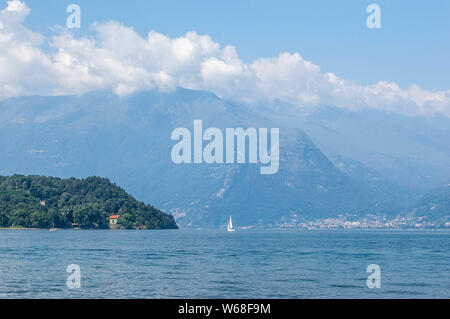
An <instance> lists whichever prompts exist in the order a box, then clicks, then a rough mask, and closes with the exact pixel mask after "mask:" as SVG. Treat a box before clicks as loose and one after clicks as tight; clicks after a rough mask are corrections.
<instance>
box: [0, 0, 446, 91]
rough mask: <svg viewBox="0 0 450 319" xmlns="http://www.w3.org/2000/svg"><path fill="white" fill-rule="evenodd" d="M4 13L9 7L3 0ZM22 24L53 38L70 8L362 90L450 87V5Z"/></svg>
mask: <svg viewBox="0 0 450 319" xmlns="http://www.w3.org/2000/svg"><path fill="white" fill-rule="evenodd" d="M1 2H3V3H2V5H1V6H2V7H4V6H5V4H4V2H5V1H1ZM25 3H26V4H27V5H28V6H29V7H30V8H31V10H32V11H31V14H30V15H29V16H28V18H27V20H26V21H25V23H24V24H25V26H27V27H29V28H30V29H33V30H34V31H39V32H41V33H43V34H50V32H51V30H52V28H53V26H55V25H65V20H66V18H67V14H66V13H65V8H66V7H67V5H68V4H70V3H76V4H79V5H80V6H81V9H82V29H81V30H80V31H78V33H88V32H89V26H90V25H91V24H92V23H93V22H95V21H99V22H101V21H106V20H108V19H113V20H117V21H120V22H123V23H124V24H125V25H126V26H133V27H134V28H135V30H136V31H137V32H138V33H139V34H141V35H143V36H145V35H146V34H147V33H148V31H149V30H151V29H153V30H156V31H158V32H160V33H163V34H167V35H169V36H171V37H175V36H181V35H184V34H185V33H186V32H187V31H191V30H195V31H196V32H197V33H199V34H207V35H210V36H211V37H212V39H213V40H214V41H216V42H219V43H220V44H221V45H227V44H231V45H233V46H235V47H236V50H237V52H238V54H239V56H240V58H241V59H242V60H244V61H246V62H251V61H252V60H254V59H257V58H260V57H270V56H276V55H277V54H278V53H280V52H292V53H293V52H299V53H300V54H301V55H302V56H303V57H304V58H305V59H306V60H309V61H311V62H313V63H314V64H317V65H319V66H320V67H321V70H322V71H323V72H333V73H335V74H336V75H338V76H339V77H340V78H343V79H351V80H354V81H356V82H358V83H360V84H363V85H367V84H372V83H375V82H377V81H380V80H386V81H393V82H396V83H398V84H399V85H400V86H402V87H406V86H409V85H411V84H417V85H419V86H421V87H422V88H424V89H441V90H446V89H449V88H450V76H449V74H450V59H449V58H450V41H449V40H450V37H449V35H450V1H445V0H431V1H406V0H396V1H380V0H378V1H358V0H353V1H350V0H349V1H324V0H322V1H320V0H319V1H298V0H293V1H286V0H284V1H283V0H281V1H268V0H259V1H245V0H243V1H242V0H240V1H207V0H202V1H200V0H183V1H181V0H178V1H173V0H165V1H149V0H129V1H117V0H114V1H106V0H79V1H74V0H71V1H65V0H58V1H54V0H27V1H25ZM370 3H377V4H379V5H380V7H381V19H382V28H381V29H377V30H375V29H368V28H367V27H366V24H365V21H366V18H367V16H368V14H367V13H366V7H367V5H368V4H370Z"/></svg>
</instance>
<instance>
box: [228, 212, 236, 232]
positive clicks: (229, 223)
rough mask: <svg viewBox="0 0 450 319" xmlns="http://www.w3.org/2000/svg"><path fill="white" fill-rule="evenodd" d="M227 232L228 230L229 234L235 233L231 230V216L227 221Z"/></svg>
mask: <svg viewBox="0 0 450 319" xmlns="http://www.w3.org/2000/svg"><path fill="white" fill-rule="evenodd" d="M227 230H228V231H229V232H230V233H231V232H234V231H235V229H234V228H233V221H232V220H231V216H230V219H229V220H228V226H227Z"/></svg>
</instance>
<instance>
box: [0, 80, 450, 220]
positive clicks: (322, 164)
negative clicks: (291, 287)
mask: <svg viewBox="0 0 450 319" xmlns="http://www.w3.org/2000/svg"><path fill="white" fill-rule="evenodd" d="M194 120H202V121H203V125H204V127H216V128H219V129H222V130H225V129H226V128H237V127H242V128H244V129H245V128H248V127H255V128H274V127H275V128H279V129H280V169H279V172H278V173H277V174H274V175H261V174H260V169H259V166H258V165H256V164H179V165H177V164H175V163H174V162H173V161H172V159H171V150H172V147H173V145H174V144H175V142H174V141H172V140H171V139H170V136H171V133H172V131H173V130H174V129H175V128H179V127H186V128H189V129H191V130H192V129H193V123H194ZM449 140H450V119H448V118H446V117H444V116H433V117H407V116H403V115H398V114H392V113H385V112H381V111H369V110H361V111H349V110H344V109H339V108H336V107H328V106H321V107H317V108H314V109H312V108H299V107H295V106H293V105H287V104H284V103H278V102H277V101H274V102H272V103H270V104H260V105H255V104H253V105H248V104H246V103H238V102H234V101H228V100H224V99H221V98H219V97H217V96H216V95H214V94H212V93H208V92H202V91H193V90H185V89H177V90H176V91H174V92H166V93H162V92H157V91H146V92H140V93H136V94H133V95H129V96H126V97H118V96H116V95H115V94H112V93H110V92H106V91H99V92H92V93H88V94H85V95H81V96H55V97H42V96H29V97H18V98H12V99H8V100H5V101H2V102H0V146H1V148H2V151H1V152H0V162H1V164H2V165H1V166H0V175H12V174H24V175H31V174H36V175H47V176H58V177H61V178H69V177H79V178H82V177H87V176H94V175H95V176H103V177H108V178H109V179H110V180H112V181H114V182H115V183H117V184H118V185H120V186H121V187H122V188H124V189H125V190H126V191H128V192H130V193H131V194H132V195H133V196H134V197H135V198H137V199H138V200H140V201H144V202H145V203H149V204H151V205H153V206H155V207H157V208H158V209H161V210H162V211H164V212H168V213H171V214H173V215H174V216H175V218H176V220H177V223H178V224H180V225H181V226H183V227H218V226H221V225H225V224H226V220H227V218H228V216H230V215H233V220H234V221H235V223H236V224H237V225H241V226H256V225H261V226H277V225H281V224H285V223H286V222H287V223H289V224H294V225H295V223H297V222H300V221H304V220H312V219H317V218H326V217H331V216H337V215H351V216H364V215H366V214H375V215H383V216H390V217H394V216H397V215H399V214H408V213H410V212H411V211H415V213H416V214H418V213H419V212H422V211H423V212H424V214H425V213H426V214H428V215H431V216H430V218H431V219H432V218H434V217H433V216H435V217H436V218H438V219H442V218H448V215H449V213H448V211H447V212H446V211H445V210H446V209H445V208H444V210H443V213H439V214H437V215H434V211H433V210H426V209H423V210H421V208H420V207H425V206H426V205H425V204H424V202H423V201H424V198H425V197H426V196H431V195H427V194H430V193H433V192H435V190H436V189H439V191H436V196H438V197H439V198H441V199H440V200H441V202H443V203H444V207H448V203H449V201H450V198H449V189H448V187H447V188H444V191H442V190H441V188H440V187H441V186H442V185H446V184H445V183H446V182H447V181H448V178H449V177H450V145H449V143H448V141H449ZM433 198H434V197H433ZM433 200H434V201H436V200H435V199H433ZM441 202H440V203H441ZM411 203H417V205H416V204H414V205H412V204H411ZM415 205H416V206H417V207H416V206H415ZM445 205H447V206H445Z"/></svg>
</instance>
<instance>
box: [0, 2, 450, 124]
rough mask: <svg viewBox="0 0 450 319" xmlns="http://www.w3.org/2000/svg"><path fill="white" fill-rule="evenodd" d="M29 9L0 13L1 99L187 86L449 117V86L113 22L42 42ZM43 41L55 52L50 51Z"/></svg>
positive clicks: (17, 5)
mask: <svg viewBox="0 0 450 319" xmlns="http://www.w3.org/2000/svg"><path fill="white" fill-rule="evenodd" d="M29 12H30V9H29V8H28V7H27V6H26V5H25V4H24V3H23V2H21V1H19V0H13V1H8V4H7V7H6V8H5V9H3V10H2V11H0V99H4V98H8V97H11V96H17V95H31V94H42V95H60V94H74V93H84V92H88V91H93V90H98V89H108V88H109V89H111V90H113V91H114V92H115V93H117V94H119V95H126V94H129V93H132V92H135V91H139V90H148V89H158V90H162V91H168V90H172V89H174V88H176V87H183V88H188V89H198V90H208V91H212V92H214V93H216V94H217V95H219V96H221V97H224V98H229V99H235V100H242V101H249V102H258V101H270V100H275V99H276V100H281V101H285V102H290V103H294V104H296V105H299V106H305V105H308V106H309V105H320V104H328V105H335V106H339V107H345V108H350V109H358V108H376V109H384V110H389V111H394V112H399V113H404V114H410V115H414V114H430V113H435V112H440V113H444V114H446V115H447V116H450V90H447V91H427V90H424V89H421V88H420V87H418V86H411V87H409V88H406V89H402V88H400V87H399V86H398V85H397V84H396V83H392V82H385V81H382V82H379V83H376V84H373V85H368V86H362V85H358V84H356V83H354V82H353V81H348V80H343V79H340V78H339V77H338V76H336V75H335V74H333V73H322V72H321V70H320V67H319V66H317V65H315V64H313V63H311V62H309V61H306V60H304V59H303V58H302V56H301V55H300V54H299V53H294V54H290V53H281V54H279V56H277V57H272V58H261V59H257V60H255V61H253V62H252V63H244V62H243V61H241V60H240V59H239V56H238V54H237V52H236V50H235V48H234V47H232V46H225V47H221V46H220V45H219V44H218V43H216V42H214V41H213V40H212V39H211V38H210V37H209V36H206V35H198V34H197V33H195V32H188V33H187V34H186V35H185V36H182V37H179V38H170V37H167V36H165V35H163V34H160V33H158V32H155V31H151V32H149V34H148V36H147V37H141V36H140V35H139V34H138V33H136V32H135V31H134V30H133V29H132V28H130V27H126V26H123V25H122V24H120V23H118V22H115V21H109V22H106V23H102V24H94V25H93V26H92V28H93V29H94V31H95V34H96V36H95V37H89V38H88V37H81V38H75V37H74V35H73V34H72V33H70V32H69V31H65V32H63V33H60V34H56V35H54V36H53V37H52V38H51V39H48V40H44V38H43V37H42V36H41V35H40V34H38V33H35V32H33V31H31V30H28V29H26V28H25V27H24V26H23V25H22V22H23V21H24V19H25V18H26V16H27V15H28V14H29ZM43 44H49V46H50V48H51V49H52V50H47V51H45V50H44V49H43V48H42V47H43Z"/></svg>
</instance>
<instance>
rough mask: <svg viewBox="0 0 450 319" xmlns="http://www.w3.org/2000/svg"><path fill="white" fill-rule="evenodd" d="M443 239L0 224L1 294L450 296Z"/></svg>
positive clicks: (448, 241)
mask: <svg viewBox="0 0 450 319" xmlns="http://www.w3.org/2000/svg"><path fill="white" fill-rule="evenodd" d="M449 247H450V232H448V231H304V230H303V231H302V230H295V231H294V230H252V231H237V232H235V233H227V232H225V231H222V230H205V231H199V230H171V231H77V230H59V231H56V232H53V233H52V232H49V231H46V230H1V231H0V298H450V252H449ZM69 264H77V265H79V266H80V268H81V285H82V287H81V289H74V290H71V289H69V288H68V287H67V286H66V279H67V277H68V275H69V274H68V273H66V268H67V266H68V265H69ZM369 264H378V265H380V267H381V271H382V273H381V283H382V286H381V288H380V289H369V288H367V286H366V279H367V276H368V275H369V274H368V273H366V267H367V266H368V265H369Z"/></svg>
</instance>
